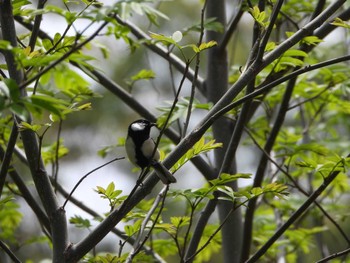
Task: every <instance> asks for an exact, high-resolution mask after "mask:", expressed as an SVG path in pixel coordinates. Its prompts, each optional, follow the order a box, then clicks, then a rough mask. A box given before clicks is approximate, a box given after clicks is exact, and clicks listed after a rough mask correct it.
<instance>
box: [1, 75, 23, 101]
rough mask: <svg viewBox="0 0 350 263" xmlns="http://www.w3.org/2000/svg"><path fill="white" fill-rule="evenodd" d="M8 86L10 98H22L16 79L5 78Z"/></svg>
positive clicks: (16, 99) (13, 99)
mask: <svg viewBox="0 0 350 263" xmlns="http://www.w3.org/2000/svg"><path fill="white" fill-rule="evenodd" d="M4 82H5V84H6V86H7V87H8V89H9V91H10V98H11V100H12V101H13V102H18V101H19V100H20V98H21V92H20V90H19V88H18V85H17V83H16V81H14V80H13V79H4Z"/></svg>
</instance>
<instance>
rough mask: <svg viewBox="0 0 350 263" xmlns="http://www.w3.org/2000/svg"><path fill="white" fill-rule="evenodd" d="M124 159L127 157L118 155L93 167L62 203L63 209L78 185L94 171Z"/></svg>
mask: <svg viewBox="0 0 350 263" xmlns="http://www.w3.org/2000/svg"><path fill="white" fill-rule="evenodd" d="M122 159H125V157H117V158H114V159H113V160H111V161H108V162H106V163H104V164H102V165H100V166H98V167H96V168H94V169H92V170H91V171H90V172H88V173H87V174H85V175H84V176H83V177H82V178H80V180H79V181H78V182H77V183H76V185H75V186H74V187H73V189H72V191H71V192H70V193H69V195H68V197H67V198H66V201H64V203H63V205H62V209H64V208H65V206H66V204H67V203H68V201H69V199H70V197H71V196H72V195H73V193H74V191H75V190H76V189H77V188H78V186H79V185H80V184H81V183H82V182H83V181H84V180H85V179H86V178H87V177H88V176H89V175H90V174H92V173H94V172H96V171H97V170H99V169H101V168H103V167H105V166H106V165H109V164H111V163H113V162H115V161H119V160H122Z"/></svg>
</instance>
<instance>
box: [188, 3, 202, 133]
mask: <svg viewBox="0 0 350 263" xmlns="http://www.w3.org/2000/svg"><path fill="white" fill-rule="evenodd" d="M206 6H207V0H206V1H205V2H204V5H203V7H202V11H201V30H200V34H199V40H198V43H197V46H198V47H199V46H200V45H201V44H202V42H203V37H204V15H205V8H206ZM199 64H200V52H199V53H197V57H196V66H195V70H194V79H193V81H192V85H191V95H190V100H189V103H188V108H187V115H186V120H185V124H184V129H183V136H185V135H186V133H187V129H188V125H189V123H190V119H191V113H192V107H193V101H194V96H195V92H196V81H197V78H198V72H199Z"/></svg>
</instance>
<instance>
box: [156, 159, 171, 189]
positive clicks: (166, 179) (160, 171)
mask: <svg viewBox="0 0 350 263" xmlns="http://www.w3.org/2000/svg"><path fill="white" fill-rule="evenodd" d="M152 167H153V169H154V171H155V172H156V174H157V176H158V177H159V179H160V180H161V181H162V182H163V184H171V183H176V178H175V177H174V176H173V175H172V174H171V172H170V171H169V170H168V169H167V168H166V167H165V166H164V165H163V164H162V163H160V162H157V161H154V162H153V163H152Z"/></svg>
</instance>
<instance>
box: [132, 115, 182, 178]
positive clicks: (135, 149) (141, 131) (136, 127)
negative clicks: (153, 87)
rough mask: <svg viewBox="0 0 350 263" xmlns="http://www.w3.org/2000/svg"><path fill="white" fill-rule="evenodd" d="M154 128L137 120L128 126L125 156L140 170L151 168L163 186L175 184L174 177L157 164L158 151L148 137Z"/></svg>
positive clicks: (148, 123) (149, 123)
mask: <svg viewBox="0 0 350 263" xmlns="http://www.w3.org/2000/svg"><path fill="white" fill-rule="evenodd" d="M154 126H156V124H155V123H152V122H150V121H148V120H143V119H141V120H137V121H134V122H133V123H131V124H130V125H129V128H128V136H127V138H126V142H125V149H126V154H127V155H128V158H129V160H130V161H131V162H132V163H133V164H134V165H136V166H138V167H140V168H141V169H142V172H143V171H144V169H146V168H147V167H152V168H153V169H154V170H155V172H156V174H157V175H158V177H159V179H160V180H161V181H162V182H163V183H164V184H170V183H176V179H175V177H174V176H173V175H172V174H171V173H170V171H169V170H168V169H167V168H166V167H165V166H164V165H163V164H162V163H160V162H159V151H158V149H156V150H155V147H156V144H155V142H154V140H153V139H152V138H151V137H150V132H151V128H152V127H154Z"/></svg>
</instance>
